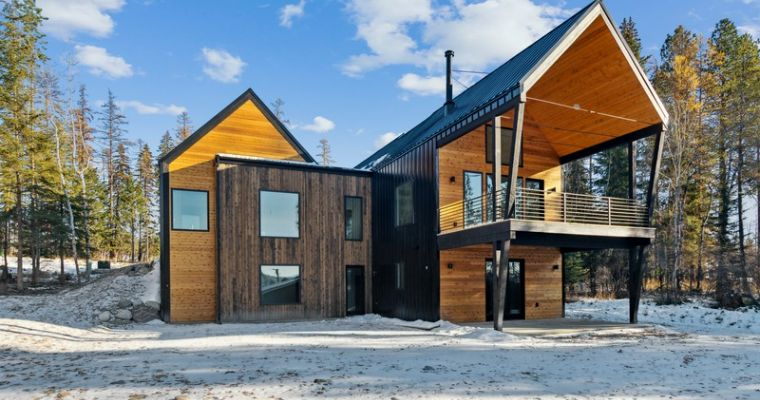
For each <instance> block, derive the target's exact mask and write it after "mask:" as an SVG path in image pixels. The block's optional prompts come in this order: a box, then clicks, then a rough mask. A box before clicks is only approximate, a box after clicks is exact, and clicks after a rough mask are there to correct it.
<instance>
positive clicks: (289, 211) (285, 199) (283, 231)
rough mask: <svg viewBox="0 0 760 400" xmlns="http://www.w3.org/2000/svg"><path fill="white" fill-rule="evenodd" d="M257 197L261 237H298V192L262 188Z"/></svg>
mask: <svg viewBox="0 0 760 400" xmlns="http://www.w3.org/2000/svg"><path fill="white" fill-rule="evenodd" d="M260 193H261V196H260V199H259V203H260V204H259V207H260V213H259V214H260V219H259V221H260V227H261V236H262V237H281V238H297V237H299V232H300V231H299V215H300V204H299V203H300V202H299V200H300V199H299V196H298V193H292V192H273V191H267V190H262V191H261V192H260Z"/></svg>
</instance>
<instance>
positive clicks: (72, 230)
mask: <svg viewBox="0 0 760 400" xmlns="http://www.w3.org/2000/svg"><path fill="white" fill-rule="evenodd" d="M51 125H52V127H53V131H54V132H55V154H56V162H57V164H58V176H59V178H60V183H61V189H62V192H63V198H64V201H65V202H66V212H67V214H68V220H67V221H66V222H67V225H68V227H69V234H68V238H69V243H70V244H71V256H72V257H73V258H74V269H75V270H76V275H77V284H81V283H82V278H81V276H80V275H79V259H78V257H77V241H78V240H77V230H76V226H75V225H74V210H73V209H72V207H71V197H69V188H68V184H67V182H66V174H65V173H64V170H63V160H62V158H61V137H60V133H59V131H58V125H57V124H56V123H55V121H51Z"/></svg>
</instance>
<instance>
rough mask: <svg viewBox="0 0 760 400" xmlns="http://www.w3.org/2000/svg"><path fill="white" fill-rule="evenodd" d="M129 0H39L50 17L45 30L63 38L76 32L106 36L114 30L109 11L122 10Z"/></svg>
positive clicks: (40, 5) (38, 2)
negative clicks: (126, 0)
mask: <svg viewBox="0 0 760 400" xmlns="http://www.w3.org/2000/svg"><path fill="white" fill-rule="evenodd" d="M124 3H125V0H38V1H37V6H38V7H40V8H41V9H42V15H43V16H44V17H46V18H47V20H46V21H44V22H43V23H42V30H43V31H44V32H45V33H49V34H50V35H52V36H55V37H57V38H60V39H63V40H69V39H71V38H72V37H73V36H74V35H75V34H76V33H78V32H81V33H86V34H88V35H92V36H95V37H106V36H108V35H110V34H111V32H113V28H114V25H115V24H114V21H113V19H112V18H111V16H110V15H109V13H114V12H118V11H119V10H121V8H122V7H123V6H124Z"/></svg>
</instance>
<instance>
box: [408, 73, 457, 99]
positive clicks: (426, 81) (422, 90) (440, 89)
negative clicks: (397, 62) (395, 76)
mask: <svg viewBox="0 0 760 400" xmlns="http://www.w3.org/2000/svg"><path fill="white" fill-rule="evenodd" d="M397 84H398V87H400V88H401V89H404V90H406V91H409V92H412V93H416V94H419V95H421V96H430V95H436V94H442V93H444V92H445V91H446V77H444V76H420V75H417V74H404V75H403V76H402V77H401V79H399V80H398V82H397Z"/></svg>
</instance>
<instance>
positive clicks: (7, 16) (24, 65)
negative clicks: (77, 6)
mask: <svg viewBox="0 0 760 400" xmlns="http://www.w3.org/2000/svg"><path fill="white" fill-rule="evenodd" d="M41 22H42V15H41V11H40V9H39V8H37V7H36V5H35V2H34V1H33V0H8V1H5V2H4V4H3V8H2V16H1V18H0V113H2V114H1V115H0V118H1V119H2V124H0V135H1V136H0V152H2V153H1V154H0V171H2V172H1V173H0V176H1V177H2V179H3V187H5V188H9V189H10V188H12V189H11V190H10V191H11V192H12V193H13V197H11V196H5V199H6V200H7V201H12V203H11V202H8V203H6V208H7V207H9V206H12V207H13V212H14V220H15V221H14V225H15V228H16V252H17V278H16V279H17V280H16V284H17V288H18V289H19V290H23V288H24V280H23V251H24V243H23V231H24V221H23V219H24V212H23V207H24V204H23V196H24V192H25V191H26V190H27V188H28V182H29V181H28V179H27V178H28V171H29V168H28V166H29V162H30V153H29V152H30V149H29V146H28V144H29V143H30V141H31V140H33V139H34V137H33V136H34V124H35V122H36V120H37V119H38V117H39V113H38V112H37V111H35V110H34V100H35V88H34V78H35V74H36V71H37V69H38V66H39V65H40V63H41V62H43V61H44V60H45V56H44V54H43V52H42V48H41V47H42V40H43V36H42V34H40V32H39V28H40V24H41Z"/></svg>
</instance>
